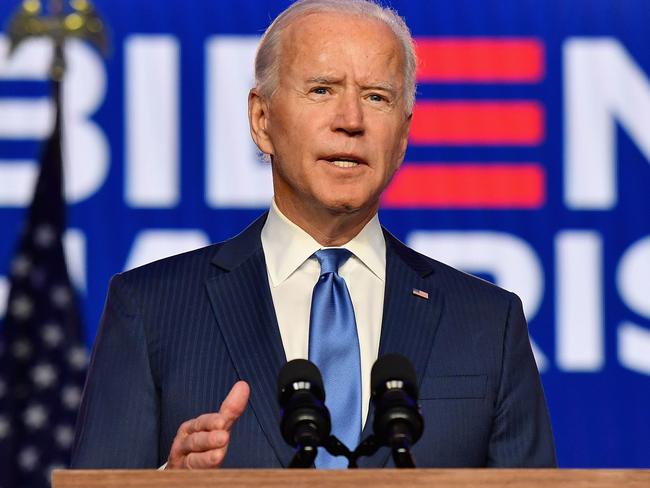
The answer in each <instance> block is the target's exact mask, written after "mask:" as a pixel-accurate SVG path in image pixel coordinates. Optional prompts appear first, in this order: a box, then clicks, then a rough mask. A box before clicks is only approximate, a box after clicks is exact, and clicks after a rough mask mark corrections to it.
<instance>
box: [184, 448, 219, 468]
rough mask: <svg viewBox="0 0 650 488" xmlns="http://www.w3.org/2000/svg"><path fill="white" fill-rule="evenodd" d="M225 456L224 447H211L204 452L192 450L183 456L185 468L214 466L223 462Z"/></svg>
mask: <svg viewBox="0 0 650 488" xmlns="http://www.w3.org/2000/svg"><path fill="white" fill-rule="evenodd" d="M225 456H226V449H213V450H212V451H206V452H192V453H190V454H188V455H187V456H185V458H184V465H183V466H182V467H183V468H185V469H209V468H216V467H218V466H219V465H221V463H222V462H223V460H224V458H225Z"/></svg>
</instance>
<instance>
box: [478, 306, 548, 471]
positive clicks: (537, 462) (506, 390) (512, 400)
mask: <svg viewBox="0 0 650 488" xmlns="http://www.w3.org/2000/svg"><path fill="white" fill-rule="evenodd" d="M504 334H505V335H504V340H503V354H502V365H501V378H500V382H499V390H498V394H497V404H496V410H495V417H494V420H493V425H492V433H491V437H490V444H489V450H488V460H487V461H488V462H487V464H488V466H491V467H503V468H506V467H530V468H536V467H539V468H541V467H555V466H556V464H557V461H556V458H555V445H554V441H553V433H552V430H551V424H550V420H549V415H548V410H547V407H546V400H545V398H544V391H543V389H542V384H541V381H540V378H539V373H538V371H537V366H536V364H535V359H534V357H533V353H532V350H531V347H530V340H529V337H528V327H527V325H526V319H525V317H524V313H523V310H522V306H521V300H519V297H517V296H516V295H514V294H513V295H512V299H511V302H510V311H509V314H508V320H507V324H506V327H505V333H504Z"/></svg>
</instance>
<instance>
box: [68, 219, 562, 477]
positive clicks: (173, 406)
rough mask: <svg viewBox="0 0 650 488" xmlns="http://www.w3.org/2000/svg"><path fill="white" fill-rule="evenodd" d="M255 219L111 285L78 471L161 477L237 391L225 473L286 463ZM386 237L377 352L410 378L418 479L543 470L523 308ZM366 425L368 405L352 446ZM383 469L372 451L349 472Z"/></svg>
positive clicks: (538, 400)
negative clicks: (229, 235) (157, 471)
mask: <svg viewBox="0 0 650 488" xmlns="http://www.w3.org/2000/svg"><path fill="white" fill-rule="evenodd" d="M265 219H266V215H263V216H262V217H261V218H259V219H258V220H257V221H255V222H254V223H253V224H252V225H251V226H250V227H248V228H247V229H246V230H245V231H244V232H242V233H241V234H240V235H238V236H237V237H235V238H233V239H231V240H229V241H226V242H224V243H220V244H216V245H213V246H209V247H206V248H203V249H199V250H197V251H192V252H189V253H186V254H182V255H179V256H175V257H171V258H168V259H164V260H161V261H157V262H155V263H152V264H149V265H146V266H143V267H141V268H138V269H135V270H132V271H129V272H126V273H123V274H120V275H117V276H115V277H114V278H113V280H112V281H111V285H110V290H109V294H108V299H107V302H106V307H105V310H104V314H103V317H102V322H101V327H100V330H99V333H98V336H97V340H96V343H95V348H94V352H93V357H92V361H91V368H90V372H89V375H88V379H87V382H86V387H85V392H84V396H83V402H82V407H81V411H80V414H79V420H78V425H77V433H76V438H75V445H74V452H73V459H72V466H73V467H75V468H155V467H158V466H160V465H161V464H163V463H164V462H165V461H166V459H167V455H168V453H169V449H170V446H171V443H172V440H173V439H174V436H175V434H176V431H177V429H178V427H179V426H180V424H181V423H182V422H184V421H185V420H187V419H190V418H193V417H196V416H198V415H199V414H202V413H206V412H213V411H217V410H218V408H219V405H220V403H221V401H222V400H223V398H224V397H225V396H226V394H227V392H228V391H229V390H230V387H231V386H232V384H233V383H234V382H235V381H236V380H238V379H243V380H246V381H247V382H248V383H249V384H250V386H251V398H250V404H249V406H248V408H247V409H246V412H245V413H244V415H243V416H242V417H241V418H240V419H239V421H238V422H237V423H236V425H235V428H234V430H233V433H232V437H231V443H230V446H229V450H228V455H227V456H226V460H225V463H224V467H281V466H287V464H288V463H289V461H290V459H291V457H292V454H293V453H292V450H291V448H290V447H288V446H287V445H286V444H285V443H284V441H283V440H282V438H281V435H280V430H279V427H278V421H279V417H280V413H279V407H278V405H277V401H276V376H277V373H278V371H279V369H280V367H281V366H282V365H283V364H284V362H285V356H284V351H283V348H282V341H281V338H280V333H279V329H278V325H277V321H276V318H275V312H274V309H273V302H272V299H271V293H270V289H269V285H268V278H267V272H266V264H265V261H264V254H263V251H262V245H261V240H260V232H261V229H262V226H263V224H264V221H265ZM385 238H386V247H387V250H386V253H387V256H386V257H387V259H386V276H387V278H386V291H385V300H384V314H383V322H382V331H381V341H380V352H379V354H380V355H382V354H386V353H389V352H396V353H400V354H403V355H404V356H406V357H408V358H409V359H410V360H411V361H412V362H413V364H414V366H415V369H416V371H417V373H418V380H419V383H420V392H421V407H422V413H423V416H424V419H425V431H424V435H423V437H422V439H421V440H420V441H419V443H418V444H417V445H416V446H415V447H414V451H413V452H414V455H415V458H416V462H417V464H418V466H421V467H434V466H439V467H462V466H468V467H471V466H500V467H511V466H512V467H515V466H530V467H537V466H554V465H555V450H554V445H553V437H552V433H551V428H550V423H549V418H548V413H547V409H546V404H545V400H544V395H543V392H542V387H541V384H540V380H539V375H538V372H537V368H536V366H535V363H534V359H533V356H532V353H531V348H530V344H529V341H528V334H527V327H526V322H525V319H524V315H523V312H522V307H521V303H520V300H519V299H518V298H517V297H516V296H515V295H514V294H512V293H509V292H507V291H504V290H502V289H500V288H497V287H496V286H493V285H491V284H488V283H486V282H484V281H482V280H479V279H477V278H474V277H471V276H469V275H467V274H464V273H461V272H459V271H457V270H454V269H452V268H450V267H448V266H446V265H444V264H441V263H439V262H437V261H434V260H432V259H429V258H427V257H425V256H423V255H421V254H418V253H416V252H415V251H413V250H411V249H409V248H408V247H406V246H405V245H404V244H402V243H401V242H399V241H398V240H397V239H395V238H394V237H393V236H392V235H391V234H389V233H388V232H386V231H385ZM413 288H417V289H420V290H424V291H426V292H428V294H429V298H428V300H427V299H424V298H421V297H418V296H416V295H413V293H412V290H413ZM372 420H373V412H372V408H371V409H370V412H369V418H368V421H367V423H366V427H365V429H364V432H363V437H365V436H366V435H368V434H369V433H370V431H371V426H372ZM350 447H354V446H350ZM390 463H391V460H390V456H389V452H388V450H387V449H382V450H380V451H379V452H378V453H377V454H376V455H375V456H373V457H371V458H365V459H362V460H361V463H360V464H361V466H363V467H380V466H389V465H390Z"/></svg>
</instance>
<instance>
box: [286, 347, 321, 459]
mask: <svg viewBox="0 0 650 488" xmlns="http://www.w3.org/2000/svg"><path fill="white" fill-rule="evenodd" d="M278 400H279V402H280V408H281V411H282V418H281V420H280V430H281V432H282V437H283V438H284V440H285V441H286V442H287V444H289V445H290V446H292V447H295V448H296V454H295V456H294V458H293V460H292V461H291V464H290V465H289V467H295V468H309V467H311V466H312V465H313V463H314V459H315V458H316V455H317V453H318V449H317V448H318V446H323V445H325V443H326V441H327V440H328V438H329V437H330V431H331V428H332V424H331V420H330V414H329V410H328V409H327V407H326V406H325V389H324V387H323V378H322V376H321V374H320V371H319V370H318V368H317V367H316V365H315V364H314V363H312V362H311V361H307V360H306V359H294V360H293V361H289V362H288V363H286V364H285V365H284V366H283V367H282V369H281V370H280V373H279V375H278Z"/></svg>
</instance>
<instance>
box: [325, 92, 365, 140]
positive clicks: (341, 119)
mask: <svg viewBox="0 0 650 488" xmlns="http://www.w3.org/2000/svg"><path fill="white" fill-rule="evenodd" d="M332 130H334V131H342V132H346V133H347V134H349V135H358V134H361V133H362V132H363V130H364V121H363V106H362V101H361V98H360V97H359V94H358V93H353V92H345V93H343V94H342V95H341V97H340V98H339V100H338V104H337V106H336V113H335V114H334V119H333V121H332Z"/></svg>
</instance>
